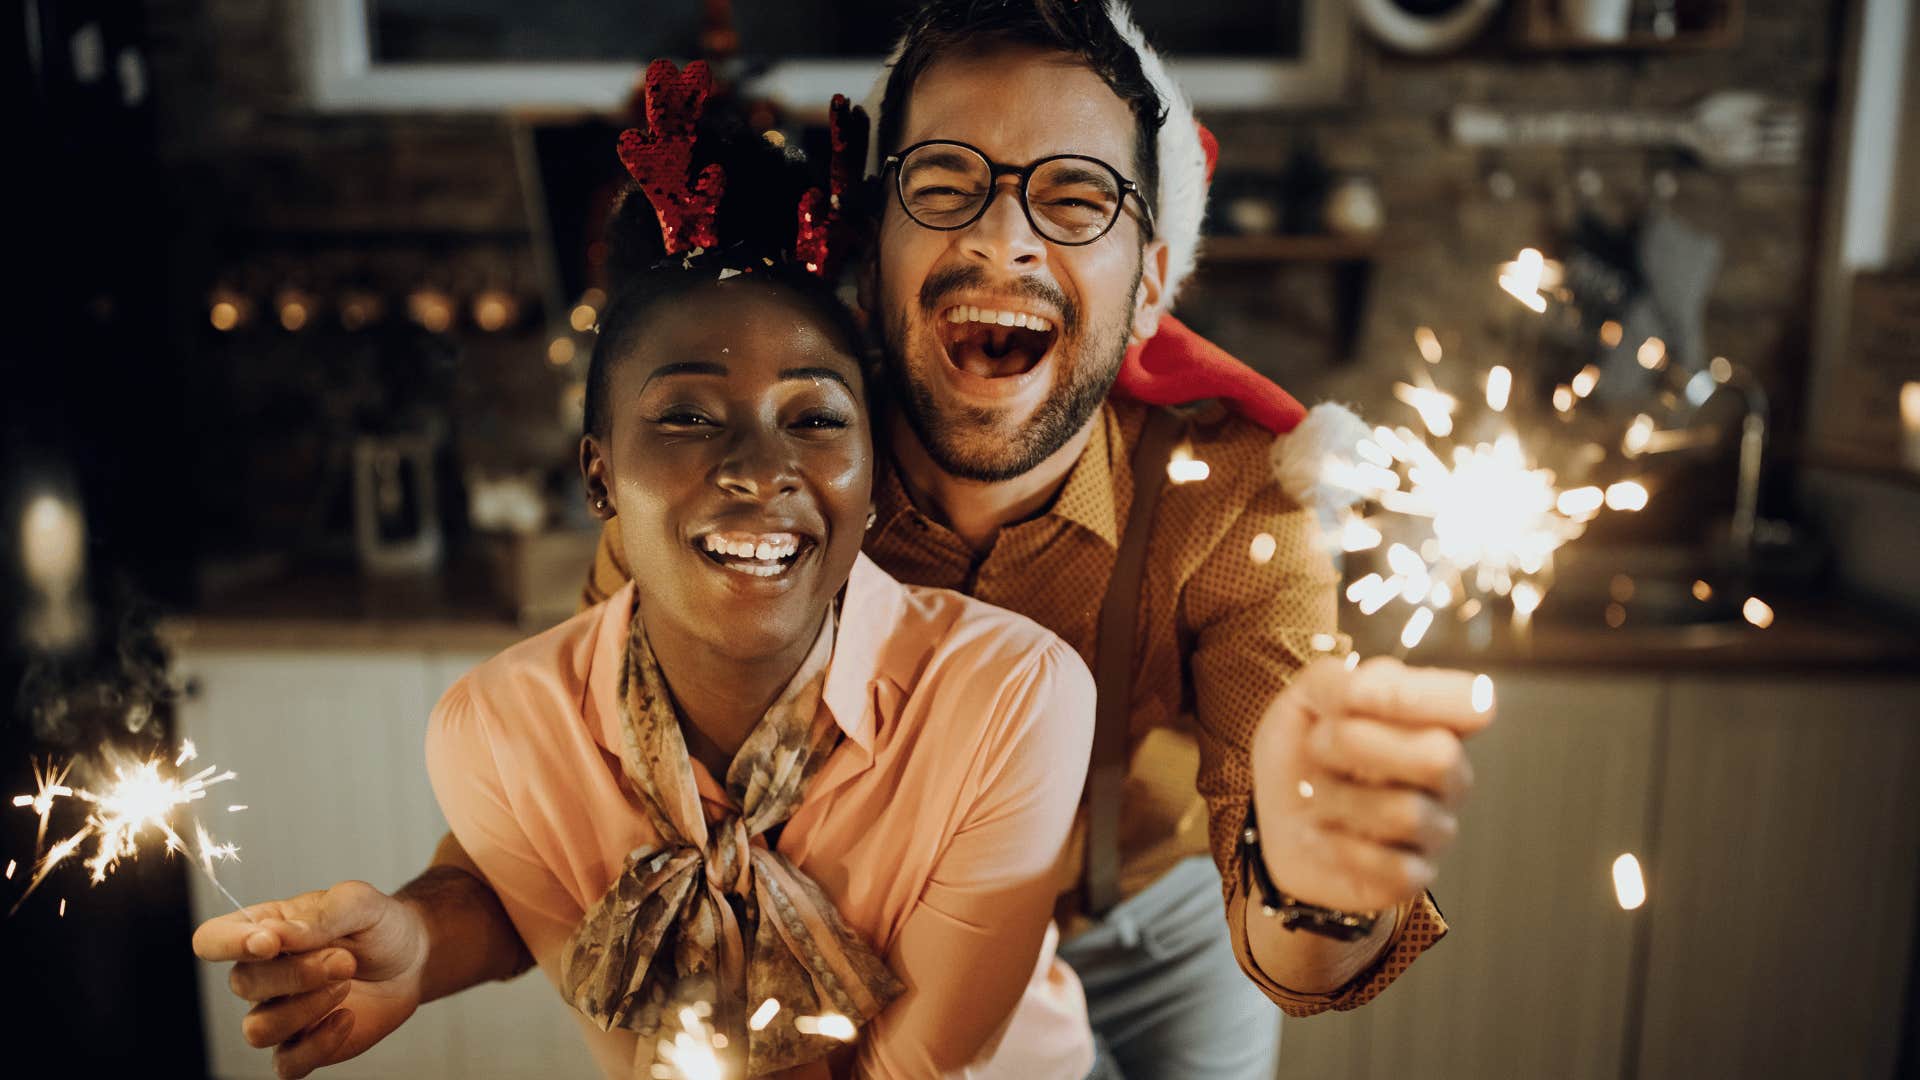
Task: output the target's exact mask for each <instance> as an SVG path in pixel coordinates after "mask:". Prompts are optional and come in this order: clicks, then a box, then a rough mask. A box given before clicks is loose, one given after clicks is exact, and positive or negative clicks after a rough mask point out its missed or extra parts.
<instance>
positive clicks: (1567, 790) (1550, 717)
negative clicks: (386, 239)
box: [1280, 671, 1662, 1080]
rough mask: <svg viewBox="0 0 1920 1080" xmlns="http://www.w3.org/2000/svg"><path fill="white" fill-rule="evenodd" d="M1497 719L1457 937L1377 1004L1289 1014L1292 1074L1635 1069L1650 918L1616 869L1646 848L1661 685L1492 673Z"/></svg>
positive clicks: (1457, 850) (1464, 855)
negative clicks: (1640, 956) (1640, 930)
mask: <svg viewBox="0 0 1920 1080" xmlns="http://www.w3.org/2000/svg"><path fill="white" fill-rule="evenodd" d="M1494 678H1495V683H1496V686H1497V689H1498V694H1499V708H1500V715H1499V721H1498V722H1497V723H1496V724H1495V725H1494V726H1493V727H1492V728H1490V729H1489V730H1488V731H1486V732H1485V733H1483V734H1482V735H1480V736H1479V737H1478V738H1476V739H1474V740H1473V741H1472V742H1471V743H1470V744H1469V751H1470V755H1471V758H1472V761H1473V769H1474V790H1473V795H1472V797H1471V799H1470V800H1469V802H1468V805H1467V808H1466V810H1465V812H1464V813H1463V814H1462V815H1461V820H1460V837H1459V840H1458V841H1457V842H1456V844H1455V846H1454V849H1453V850H1452V852H1451V853H1450V854H1449V855H1448V856H1447V858H1446V859H1445V860H1443V861H1442V863H1441V866H1440V878H1439V880H1438V881H1437V882H1436V883H1435V884H1434V887H1433V892H1434V897H1435V899H1436V900H1437V901H1438V903H1439V905H1440V909H1441V911H1442V912H1444V913H1445V915H1446V917H1447V921H1448V922H1449V924H1450V925H1451V927H1452V929H1451V931H1450V933H1449V934H1448V935H1447V937H1446V938H1445V939H1444V940H1442V941H1441V942H1440V943H1439V944H1437V945H1435V946H1434V947H1433V948H1432V949H1431V950H1430V951H1429V952H1428V953H1427V954H1426V955H1425V956H1423V957H1421V958H1420V959H1419V960H1418V961H1417V962H1416V963H1415V964H1414V965H1413V967H1412V968H1411V969H1409V970H1408V971H1407V973H1406V974H1404V975H1402V976H1401V977H1400V979H1399V980H1398V981H1397V982H1396V983H1395V984H1394V985H1393V986H1391V987H1389V988H1388V989H1387V990H1386V992H1385V993H1383V994H1382V995H1381V996H1380V997H1378V998H1376V999H1375V1000H1374V1001H1373V1002H1372V1003H1371V1004H1369V1005H1367V1006H1365V1007H1363V1008H1361V1009H1358V1010H1355V1011H1353V1012H1347V1013H1330V1014H1323V1015H1321V1016H1316V1017H1311V1018H1308V1019H1305V1020H1291V1019H1290V1020H1288V1021H1286V1023H1285V1026H1284V1028H1283V1029H1282V1030H1283V1034H1282V1038H1281V1054H1280V1058H1281V1068H1280V1075H1281V1076H1283V1077H1316V1076H1343V1077H1378V1078H1381V1080H1401V1078H1404V1077H1409V1076H1418V1077H1434V1078H1444V1077H1462V1078H1474V1080H1480V1078H1484V1077H1490V1076H1552V1077H1566V1078H1576V1077H1596V1078H1597V1077H1605V1078H1607V1080H1615V1078H1617V1077H1618V1076H1619V1075H1620V1056H1621V1046H1622V1042H1623V1037H1624V1034H1625V1032H1626V1028H1627V1011H1628V998H1629V990H1628V986H1629V982H1630V977H1629V972H1630V969H1631V965H1632V956H1633V937H1634V933H1635V925H1634V923H1635V919H1636V917H1637V916H1638V915H1639V914H1640V913H1638V912H1626V911H1622V910H1621V909H1620V907H1619V905H1618V904H1617V902H1616V901H1615V899H1614V894H1613V885H1612V876H1611V873H1612V872H1611V867H1612V863H1613V860H1614V858H1615V856H1617V855H1619V854H1621V853H1622V852H1641V851H1644V850H1645V842H1646V837H1647V824H1648V805H1649V795H1650V778H1651V776H1652V763H1653V747H1654V737H1655V731H1656V730H1657V724H1658V715H1659V712H1660V709H1661V707H1662V690H1661V687H1660V684H1659V683H1658V681H1657V680H1655V679H1652V678H1614V677H1600V676H1588V675H1575V674H1563V673H1557V672H1541V671H1527V672H1508V673H1500V672H1495V673H1494Z"/></svg>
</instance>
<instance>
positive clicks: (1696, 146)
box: [1448, 90, 1806, 169]
mask: <svg viewBox="0 0 1920 1080" xmlns="http://www.w3.org/2000/svg"><path fill="white" fill-rule="evenodd" d="M1448 126H1449V128H1450V129H1451V131H1452V134H1453V138H1454V140H1455V141H1456V142H1458V143H1460V144H1461V145H1462V146H1489V147H1500V146H1609V147H1655V148H1677V149H1681V150H1685V151H1687V152H1688V153H1690V154H1692V155H1693V156H1694V157H1695V158H1697V159H1699V161H1700V163H1701V164H1703V165H1706V166H1707V167H1709V168H1713V169H1747V168H1766V167H1772V166H1783V165H1792V164H1795V163H1796V162H1798V161H1799V160H1800V153H1801V148H1802V146H1803V144H1804V143H1805V141H1806V121H1805V119H1804V118H1803V117H1802V116H1801V115H1800V113H1799V112H1798V111H1797V110H1795V109H1793V108H1790V107H1788V106H1785V105H1780V104H1778V103H1776V102H1772V101H1769V100H1768V99H1767V98H1766V97H1764V96H1763V95H1760V94H1756V93H1752V92H1749V91H1743V90H1722V91H1719V92H1716V93H1713V94H1709V95H1707V96H1706V97H1705V98H1702V99H1701V100H1700V101H1699V102H1698V103H1696V104H1695V105H1693V106H1692V107H1691V108H1688V109H1682V110H1657V109H1534V108H1508V107H1495V106H1490V105H1458V106H1455V107H1454V109H1453V112H1452V113H1451V114H1450V115H1449V117H1448Z"/></svg>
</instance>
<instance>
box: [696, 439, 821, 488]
mask: <svg viewBox="0 0 1920 1080" xmlns="http://www.w3.org/2000/svg"><path fill="white" fill-rule="evenodd" d="M791 449H792V448H791V447H790V446H788V445H787V440H785V439H783V438H781V437H780V435H779V434H778V433H777V432H771V431H762V430H759V429H758V428H757V427H756V428H754V429H751V430H745V431H741V432H739V433H737V434H735V435H734V436H733V438H732V441H731V442H730V443H729V444H728V446H727V453H726V456H725V457H723V458H722V459H721V460H720V465H719V467H718V468H717V469H716V470H715V472H714V483H715V484H717V485H719V487H720V488H721V489H722V490H724V491H726V492H728V493H729V494H733V495H740V496H744V497H746V498H750V499H771V498H773V497H774V496H775V495H778V494H781V493H783V492H791V491H797V490H799V488H800V470H799V466H798V463H797V462H795V460H794V456H793V454H792V452H791Z"/></svg>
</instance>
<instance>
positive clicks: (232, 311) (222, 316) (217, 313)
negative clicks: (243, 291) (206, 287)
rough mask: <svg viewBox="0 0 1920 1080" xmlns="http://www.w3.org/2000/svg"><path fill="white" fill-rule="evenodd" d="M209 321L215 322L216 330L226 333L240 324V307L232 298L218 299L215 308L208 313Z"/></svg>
mask: <svg viewBox="0 0 1920 1080" xmlns="http://www.w3.org/2000/svg"><path fill="white" fill-rule="evenodd" d="M207 321H208V322H211V323H212V324H213V328H214V329H215V330H218V331H220V332H222V333H225V332H226V331H228V330H231V329H233V328H234V327H236V326H239V325H240V307H239V305H238V304H235V303H233V302H232V301H230V300H221V301H218V302H217V303H215V304H214V305H213V310H212V311H210V312H208V313H207Z"/></svg>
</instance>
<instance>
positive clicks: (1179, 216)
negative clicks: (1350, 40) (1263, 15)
mask: <svg viewBox="0 0 1920 1080" xmlns="http://www.w3.org/2000/svg"><path fill="white" fill-rule="evenodd" d="M1106 6H1107V16H1108V17H1109V18H1111V19H1112V20H1113V24H1114V26H1115V27H1116V28H1118V29H1119V31H1120V36H1121V37H1122V38H1124V39H1126V41H1127V42H1128V43H1129V44H1131V45H1132V46H1133V48H1134V51H1135V52H1137V53H1139V54H1140V68H1141V70H1142V71H1143V72H1144V73H1145V74H1146V76H1147V81H1148V82H1149V83H1151V84H1152V85H1153V89H1154V92H1155V93H1156V94H1158V95H1159V96H1160V107H1161V108H1162V109H1163V110H1164V111H1165V113H1166V122H1165V123H1163V124H1162V125H1161V126H1160V137H1159V139H1158V141H1157V149H1158V150H1159V155H1160V184H1159V191H1157V192H1156V193H1155V199H1154V204H1153V215H1154V227H1155V231H1156V233H1157V235H1158V236H1159V237H1160V238H1161V239H1162V240H1165V241H1166V242H1167V280H1166V296H1167V304H1166V306H1167V307H1168V308H1171V307H1172V306H1173V302H1174V300H1176V299H1177V298H1178V297H1179V295H1180V287H1181V286H1182V285H1184V284H1186V281H1187V278H1188V277H1190V276H1191V275H1192V274H1193V267H1194V263H1195V262H1196V261H1198V259H1199V257H1200V225H1201V222H1202V221H1203V220H1204V219H1205V218H1206V214H1207V183H1208V182H1207V152H1206V150H1205V149H1204V148H1203V147H1202V146H1201V145H1200V130H1199V128H1198V126H1197V122H1196V121H1195V120H1194V116H1193V105H1192V104H1191V103H1190V102H1188V100H1187V95H1186V94H1185V93H1183V92H1181V90H1180V86H1179V84H1178V83H1175V82H1174V81H1173V76H1172V75H1169V74H1168V73H1167V66H1166V64H1165V63H1164V62H1162V61H1161V59H1160V54H1159V53H1157V52H1155V51H1154V50H1153V47H1152V46H1150V45H1148V44H1147V39H1146V35H1145V34H1143V33H1142V32H1141V30H1140V27H1139V25H1138V24H1136V23H1135V22H1134V21H1133V13H1132V12H1131V11H1130V10H1129V9H1128V7H1127V5H1126V3H1125V2H1124V0H1107V4H1106ZM905 45H906V39H905V38H904V37H903V38H902V39H901V40H899V41H897V42H895V43H894V46H893V51H892V52H890V53H889V54H888V55H887V62H886V64H885V65H884V66H882V67H881V69H880V77H879V78H878V79H876V80H875V81H874V84H873V89H872V90H871V91H869V92H868V94H867V100H866V110H867V115H868V116H869V117H871V118H872V119H873V124H874V130H875V131H878V130H879V128H880V103H881V101H882V100H883V99H884V97H885V96H886V90H887V74H888V73H889V72H891V71H892V70H893V65H895V64H897V63H899V62H900V53H901V51H902V50H903V48H904V47H905ZM879 171H880V144H879V140H877V139H876V140H874V141H872V142H871V143H870V144H869V146H868V150H867V175H868V176H872V175H874V174H875V173H877V172H879Z"/></svg>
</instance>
